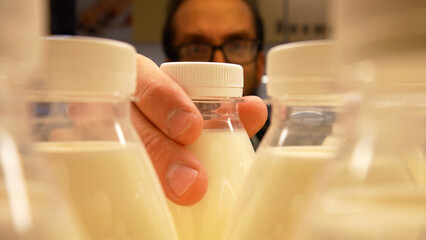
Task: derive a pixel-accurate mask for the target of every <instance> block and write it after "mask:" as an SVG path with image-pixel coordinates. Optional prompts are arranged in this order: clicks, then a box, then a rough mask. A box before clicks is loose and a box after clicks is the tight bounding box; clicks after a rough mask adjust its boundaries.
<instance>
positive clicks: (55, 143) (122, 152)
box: [31, 36, 177, 240]
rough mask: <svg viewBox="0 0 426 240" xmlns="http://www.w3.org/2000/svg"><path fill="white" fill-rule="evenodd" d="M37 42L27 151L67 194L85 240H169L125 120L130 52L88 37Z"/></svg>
mask: <svg viewBox="0 0 426 240" xmlns="http://www.w3.org/2000/svg"><path fill="white" fill-rule="evenodd" d="M44 44H45V47H46V57H45V63H44V65H43V66H44V68H43V70H42V71H41V75H40V79H38V81H34V82H33V85H32V90H33V92H32V94H31V96H32V99H31V100H32V107H33V118H32V119H31V120H32V128H33V132H34V134H35V136H36V137H37V140H36V143H35V147H36V149H37V150H38V151H39V152H40V153H42V154H43V156H45V157H46V159H47V161H48V163H49V165H50V166H51V168H52V169H53V170H54V171H55V173H56V175H57V177H58V178H59V179H60V181H59V184H60V185H61V186H62V188H63V189H65V190H68V191H69V194H70V195H71V197H72V200H73V203H74V205H75V206H76V208H77V210H78V214H79V217H80V218H81V219H82V222H83V224H84V226H85V228H86V230H87V232H88V233H89V235H90V237H91V238H92V239H93V240H101V239H102V240H104V239H171V240H174V239H176V238H177V235H176V232H175V228H174V225H173V220H172V217H171V215H170V213H169V211H168V208H167V203H166V201H165V197H164V194H163V192H162V189H161V186H160V183H159V180H158V178H157V175H156V173H155V171H154V169H153V166H152V163H151V161H150V159H149V157H148V155H147V153H146V151H145V148H144V147H143V145H142V143H141V142H140V140H139V137H138V135H137V133H136V131H135V129H134V128H133V126H132V123H131V119H130V107H131V103H130V95H131V94H133V93H134V91H135V87H136V52H135V49H134V48H133V47H132V46H131V45H129V44H126V43H122V42H119V41H114V40H107V39H99V38H89V37H66V36H63V37H61V36H56V37H48V38H45V39H44Z"/></svg>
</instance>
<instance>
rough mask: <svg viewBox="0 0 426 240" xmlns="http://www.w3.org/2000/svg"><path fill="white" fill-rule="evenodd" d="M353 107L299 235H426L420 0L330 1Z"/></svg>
mask: <svg viewBox="0 0 426 240" xmlns="http://www.w3.org/2000/svg"><path fill="white" fill-rule="evenodd" d="M334 7H335V13H336V15H335V16H336V21H335V22H336V38H337V39H338V41H339V43H340V45H341V50H340V58H339V62H340V63H341V64H342V67H341V77H340V79H341V80H342V85H343V86H345V88H346V90H348V91H351V92H352V93H351V94H349V95H348V98H347V99H349V100H352V101H353V105H355V106H356V105H358V109H357V111H355V112H353V114H351V117H345V118H344V123H345V125H346V126H347V129H348V130H349V132H348V141H347V142H346V143H345V145H344V146H343V147H342V151H341V152H340V154H339V156H338V159H337V161H334V163H335V164H334V166H332V167H331V168H330V169H329V172H328V177H327V179H326V182H325V185H324V186H323V188H322V194H321V195H320V197H319V199H318V200H317V202H316V204H315V205H314V207H313V210H312V211H311V212H310V215H309V216H308V217H307V219H308V221H307V222H306V224H304V225H302V226H301V227H300V228H301V229H300V230H301V231H300V233H301V236H299V238H298V239H311V240H340V239H345V240H359V239H363V240H383V239H386V240H424V239H426V67H425V66H426V2H425V1H422V0H399V1H397V0H380V1H369V0H341V1H334Z"/></svg>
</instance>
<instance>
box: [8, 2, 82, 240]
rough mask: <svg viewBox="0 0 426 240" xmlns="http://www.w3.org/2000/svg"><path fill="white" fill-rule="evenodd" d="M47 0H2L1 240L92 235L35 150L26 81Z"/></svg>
mask: <svg viewBox="0 0 426 240" xmlns="http://www.w3.org/2000/svg"><path fill="white" fill-rule="evenodd" d="M44 4H45V1H41V0H36V1H21V0H14V1H8V0H0V239H2V240H3V239H4V240H6V239H7V240H57V239H65V240H75V239H81V240H84V239H88V238H86V235H85V234H84V232H83V231H82V228H81V225H80V224H79V221H78V220H77V218H76V215H75V213H74V212H73V209H72V208H71V206H70V203H69V201H67V198H66V197H65V195H64V194H63V192H61V191H60V190H59V188H58V187H57V185H56V181H55V179H54V178H52V177H51V172H49V169H48V168H47V166H46V164H45V162H43V160H42V159H40V158H39V156H37V155H36V154H34V151H33V150H32V148H31V147H32V145H31V140H30V135H29V128H28V121H27V116H26V108H25V103H26V100H27V99H26V97H27V95H26V92H25V88H24V86H25V84H26V83H27V82H28V80H29V79H30V78H31V77H32V76H33V75H34V71H35V70H36V69H38V66H39V62H40V52H41V51H42V48H41V47H40V41H39V40H40V37H41V35H42V33H43V32H44V28H45V24H44V23H45V21H44V19H43V18H42V16H43V13H44Z"/></svg>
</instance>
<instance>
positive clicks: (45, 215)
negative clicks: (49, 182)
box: [0, 181, 89, 240]
mask: <svg viewBox="0 0 426 240" xmlns="http://www.w3.org/2000/svg"><path fill="white" fill-rule="evenodd" d="M4 186H5V184H4V182H3V181H0V236H1V238H0V239H2V240H3V239H5V240H6V239H7V240H13V239H28V240H33V239H34V240H39V239H40V240H42V239H43V240H44V239H67V240H77V239H78V240H83V239H84V240H86V239H89V238H87V236H86V235H85V233H84V231H83V230H82V229H80V226H81V225H80V223H79V220H78V219H76V218H75V215H74V214H70V213H71V209H68V208H65V207H67V206H66V205H65V207H64V205H59V204H58V205H59V207H62V208H57V207H56V206H52V204H56V203H54V202H52V200H59V199H55V198H56V197H55V196H50V195H49V194H52V191H48V189H46V187H45V184H44V183H37V182H35V181H31V182H30V181H29V182H26V187H28V188H27V190H28V191H26V198H25V199H19V200H17V199H16V198H15V197H16V196H15V197H14V196H12V195H13V194H14V193H11V192H10V189H5V187H4ZM49 190H50V189H49ZM12 191H13V190H12ZM11 200H13V201H15V202H14V203H13V204H22V200H24V201H25V202H26V203H28V205H29V208H27V209H26V208H24V207H23V206H22V205H21V206H20V207H19V211H16V209H15V211H12V210H11V208H12V206H11V205H13V204H10V201H11ZM26 217H28V218H26Z"/></svg>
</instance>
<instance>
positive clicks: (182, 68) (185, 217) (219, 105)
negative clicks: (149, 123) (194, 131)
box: [161, 62, 254, 240]
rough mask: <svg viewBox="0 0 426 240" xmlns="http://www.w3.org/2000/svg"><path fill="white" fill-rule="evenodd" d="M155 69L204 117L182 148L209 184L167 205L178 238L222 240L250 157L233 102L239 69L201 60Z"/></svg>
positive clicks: (239, 94) (238, 87)
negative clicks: (196, 197) (197, 196)
mask: <svg viewBox="0 0 426 240" xmlns="http://www.w3.org/2000/svg"><path fill="white" fill-rule="evenodd" d="M161 69H162V70H163V71H164V72H165V73H166V74H168V75H169V76H170V77H171V78H172V79H174V80H175V81H176V82H177V83H178V84H179V85H180V86H182V88H183V89H184V90H185V91H186V93H188V95H189V96H190V97H191V98H192V100H193V102H194V103H195V105H196V106H197V107H198V109H199V110H200V112H201V114H202V116H203V120H204V122H203V123H204V126H203V132H202V134H201V136H200V137H199V139H197V141H195V142H194V143H193V144H191V145H189V146H187V148H188V150H189V151H191V152H192V153H193V154H194V156H195V157H196V158H197V159H199V160H200V161H201V163H202V164H203V165H204V166H205V168H206V169H207V174H208V178H209V187H208V190H207V193H206V195H205V196H204V198H203V199H202V200H201V201H200V202H199V203H196V204H195V205H193V206H177V205H176V204H174V203H171V204H170V209H171V211H172V213H173V215H174V218H175V222H176V226H177V228H178V232H179V236H180V239H181V240H200V239H203V240H218V239H223V235H224V232H225V228H226V226H227V224H228V223H229V220H230V217H231V213H232V209H233V208H234V206H235V200H236V198H237V195H238V193H239V192H240V190H241V186H242V182H243V180H244V178H245V176H246V175H247V172H248V170H249V168H250V166H251V163H252V161H253V159H254V150H253V147H252V145H251V143H250V139H249V137H248V135H247V133H246V131H245V129H244V126H243V125H242V123H241V121H240V117H239V115H238V107H237V106H238V105H237V104H238V102H239V101H241V97H242V91H243V90H242V87H243V69H242V67H241V66H238V65H235V64H225V63H203V62H176V63H164V64H162V65H161Z"/></svg>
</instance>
